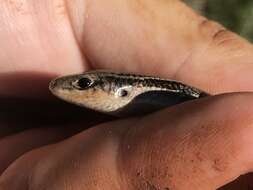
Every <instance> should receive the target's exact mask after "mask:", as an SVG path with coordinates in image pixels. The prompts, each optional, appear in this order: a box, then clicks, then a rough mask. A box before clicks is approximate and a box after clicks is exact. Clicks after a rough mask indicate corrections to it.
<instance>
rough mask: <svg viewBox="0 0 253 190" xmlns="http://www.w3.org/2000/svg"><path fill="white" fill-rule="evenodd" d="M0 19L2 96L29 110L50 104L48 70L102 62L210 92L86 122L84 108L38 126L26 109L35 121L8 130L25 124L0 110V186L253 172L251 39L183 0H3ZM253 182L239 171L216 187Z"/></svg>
mask: <svg viewBox="0 0 253 190" xmlns="http://www.w3.org/2000/svg"><path fill="white" fill-rule="evenodd" d="M0 26H1V27H0V42H1V43H0V44H1V51H0V64H1V70H0V96H1V98H3V99H4V98H5V97H8V98H10V97H12V98H16V99H24V100H25V101H24V102H23V103H24V104H25V110H28V111H29V110H31V109H33V108H32V105H31V107H30V104H29V102H31V101H34V100H35V101H37V102H45V101H49V102H56V101H57V100H56V99H54V98H53V97H52V96H50V95H49V92H48V88H47V85H48V82H49V80H50V79H52V78H53V77H55V76H60V75H65V74H71V73H80V72H83V71H87V70H90V69H101V68H103V69H110V70H115V71H124V72H134V73H141V74H149V75H157V76H161V77H166V78H171V79H176V80H180V81H183V82H184V83H186V84H189V85H192V86H196V87H198V88H200V89H203V90H206V91H208V92H209V93H211V94H216V95H215V96H212V97H208V98H203V99H201V100H197V101H192V102H187V103H185V104H181V105H179V106H174V107H171V108H167V109H165V110H162V111H160V112H157V113H154V114H150V115H147V116H143V117H139V118H129V119H122V120H117V121H110V122H102V123H100V124H97V125H92V128H90V129H86V128H87V127H91V124H90V120H92V117H88V116H87V115H83V116H82V118H81V119H80V121H78V122H73V123H71V124H65V125H64V124H61V126H60V127H59V125H56V124H55V122H53V123H49V124H47V125H44V126H43V128H38V126H40V125H39V124H40V123H41V122H42V121H41V120H40V118H37V119H38V120H36V118H35V121H34V123H33V124H32V125H31V123H30V122H29V121H30V119H31V120H32V119H33V117H32V116H30V115H28V116H27V118H28V119H26V120H25V121H23V123H22V127H23V126H26V128H31V127H33V129H27V130H25V131H23V132H19V133H15V134H12V133H11V130H10V129H9V128H10V127H13V128H15V129H16V128H19V126H20V125H21V123H20V122H16V123H15V121H12V122H11V124H10V121H8V122H6V120H4V119H5V118H0V124H1V127H0V129H1V131H0V136H1V139H0V150H1V152H0V172H1V176H0V190H5V189H8V190H16V189H18V190H26V189H29V190H40V189H43V190H44V189H50V190H54V189H61V190H65V189H66V190H70V189H104V190H114V189H115V190H118V189H126V190H135V189H147V190H185V189H187V190H189V189H194V190H198V189H201V190H209V189H217V188H219V187H222V186H224V185H226V184H228V183H229V182H232V181H233V180H234V179H236V178H237V177H239V176H240V175H243V174H246V173H249V172H252V168H253V149H252V146H253V116H252V115H253V114H252V113H253V105H251V104H252V100H253V95H252V93H250V92H245V91H252V89H253V86H252V82H253V75H252V70H253V65H252V61H253V47H252V45H251V44H250V43H249V42H247V41H246V40H244V39H242V38H240V37H239V36H237V35H235V34H233V33H231V32H229V31H227V30H226V29H224V28H223V27H222V26H220V25H219V24H217V23H214V22H211V21H208V20H207V19H205V18H203V17H201V16H199V15H197V14H196V13H194V12H193V11H192V10H191V9H190V8H188V7H187V6H186V5H184V4H183V3H181V2H180V1H177V0H121V1H119V0H107V1H97V0H69V1H68V0H66V1H63V0H45V1H34V0H26V1H25V0H19V1H17V0H8V1H2V2H1V4H0ZM225 92H226V94H224V93H225ZM218 94H220V95H218ZM27 100H28V101H27ZM8 105H9V104H8ZM53 105H54V104H53ZM16 106H17V107H16V109H18V105H16ZM47 106H48V108H49V110H51V109H55V108H54V107H53V106H50V104H49V105H46V107H47ZM66 108H67V105H66ZM37 110H38V112H37V114H41V115H43V114H47V113H44V112H43V110H42V108H41V107H39V108H37ZM41 112H42V113H41ZM58 112H59V115H60V116H61V115H62V118H63V117H65V116H66V115H64V114H65V112H67V113H69V114H71V112H68V110H67V109H65V110H64V109H63V110H58ZM58 112H57V113H58ZM8 114H10V115H13V113H11V112H10V113H7V114H6V115H5V116H6V117H7V116H8ZM14 118H15V117H14ZM60 118H61V117H60ZM52 119H54V118H52ZM58 119H59V118H58ZM96 119H97V118H96ZM57 122H58V121H57ZM30 125H31V126H30ZM56 126H57V128H55V127H56ZM52 127H54V128H52ZM72 128H73V130H72ZM77 131H78V132H77ZM80 131H81V132H80ZM252 185H253V184H252V177H251V175H247V176H246V177H245V178H242V179H241V180H237V181H236V182H234V183H231V184H230V185H228V186H226V187H224V188H223V189H229V190H231V189H238V187H240V189H248V188H249V187H250V186H252Z"/></svg>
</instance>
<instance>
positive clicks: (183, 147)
mask: <svg viewBox="0 0 253 190" xmlns="http://www.w3.org/2000/svg"><path fill="white" fill-rule="evenodd" d="M251 99H252V94H247V93H242V94H228V95H222V96H217V97H210V98H205V99H202V100H201V101H198V102H188V103H185V104H182V105H180V106H176V107H174V108H169V109H167V110H164V111H162V112H160V113H157V114H153V115H150V116H146V117H143V118H139V119H137V118H136V119H131V120H124V121H117V122H111V123H108V124H104V125H102V126H98V127H96V128H92V129H90V130H88V131H85V132H83V133H81V134H79V135H77V136H75V137H72V138H71V139H69V140H66V141H65V142H63V143H59V144H56V145H52V146H49V147H45V148H43V149H38V150H36V151H33V152H30V153H29V154H27V155H25V156H24V157H22V158H21V159H19V160H18V161H16V162H15V163H14V164H13V165H12V166H11V167H9V168H8V169H7V170H6V172H5V173H4V174H3V175H2V177H1V178H0V187H1V186H2V187H6V188H7V187H8V188H7V189H10V190H12V189H15V187H21V186H20V184H25V185H26V187H27V186H28V187H29V188H30V189H38V188H39V187H42V186H43V187H45V188H48V189H57V188H58V189H63V190H64V189H68V187H71V188H77V187H85V188H87V189H99V188H103V189H105V190H106V189H110V190H111V189H120V188H121V187H124V188H125V189H129V190H134V189H166V190H167V189H202V190H203V189H204V190H209V189H216V188H218V187H221V186H223V185H225V184H226V183H228V182H230V181H232V180H234V179H235V178H237V177H238V176H239V175H241V174H244V173H247V172H249V171H251V170H252V168H253V162H252V160H253V159H252V157H253V152H252V149H251V147H252V145H253V141H252V139H253V138H252V134H253V133H252V130H253V128H252V122H253V119H252V114H251V113H252V105H251ZM28 161H29V162H30V163H32V164H31V165H30V167H29V170H28V171H27V167H25V165H24V163H25V162H28ZM24 170H26V173H25V175H22V176H21V175H19V174H20V172H21V173H24V172H22V171H24ZM42 171H43V172H42ZM84 171H85V172H84ZM14 178H15V179H16V180H15V182H13V179H14Z"/></svg>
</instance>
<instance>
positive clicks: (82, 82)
mask: <svg viewBox="0 0 253 190" xmlns="http://www.w3.org/2000/svg"><path fill="white" fill-rule="evenodd" d="M92 83H93V82H92V80H91V79H89V78H81V79H79V80H77V81H76V82H75V83H74V86H75V87H77V88H78V89H80V90H85V89H87V88H89V87H90V86H91V85H92Z"/></svg>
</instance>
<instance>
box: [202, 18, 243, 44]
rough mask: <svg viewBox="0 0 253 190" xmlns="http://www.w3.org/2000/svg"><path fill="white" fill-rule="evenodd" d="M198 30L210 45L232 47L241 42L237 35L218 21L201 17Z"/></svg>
mask: <svg viewBox="0 0 253 190" xmlns="http://www.w3.org/2000/svg"><path fill="white" fill-rule="evenodd" d="M199 32H200V35H201V36H202V37H203V38H204V39H205V40H206V41H208V42H209V43H210V45H211V46H216V47H217V46H223V47H230V48H232V47H235V46H237V45H239V44H240V43H241V40H240V38H239V37H238V35H236V34H235V33H233V32H231V31H229V30H228V29H226V28H225V27H223V26H222V25H220V24H219V23H217V22H215V21H211V20H208V19H202V20H201V21H200V24H199Z"/></svg>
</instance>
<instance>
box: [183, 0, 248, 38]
mask: <svg viewBox="0 0 253 190" xmlns="http://www.w3.org/2000/svg"><path fill="white" fill-rule="evenodd" d="M184 1H185V2H186V3H187V4H189V5H190V6H191V7H193V8H194V9H195V10H197V11H199V12H200V13H201V14H203V15H204V16H206V17H208V18H209V19H212V20H216V21H218V22H220V23H221V24H223V25H224V26H225V27H227V28H228V29H230V30H232V31H234V32H236V33H238V34H240V35H241V36H243V37H245V38H247V39H248V40H250V41H252V42H253V0H223V1H222V0H184Z"/></svg>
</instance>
